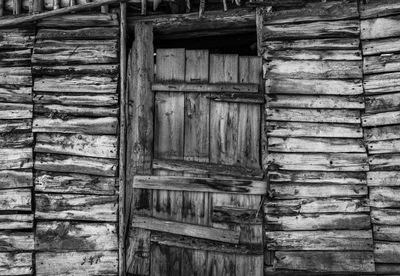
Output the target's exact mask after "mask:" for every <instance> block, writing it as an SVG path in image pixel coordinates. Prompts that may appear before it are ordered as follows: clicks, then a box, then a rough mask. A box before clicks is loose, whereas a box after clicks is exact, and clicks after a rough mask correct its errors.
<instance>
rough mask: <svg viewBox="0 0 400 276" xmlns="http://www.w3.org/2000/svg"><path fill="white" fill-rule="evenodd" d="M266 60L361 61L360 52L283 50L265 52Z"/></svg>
mask: <svg viewBox="0 0 400 276" xmlns="http://www.w3.org/2000/svg"><path fill="white" fill-rule="evenodd" d="M263 57H264V58H265V59H266V60H272V59H283V60H348V61H350V60H361V59H362V57H361V52H360V50H283V51H273V50H269V51H265V52H264V54H263Z"/></svg>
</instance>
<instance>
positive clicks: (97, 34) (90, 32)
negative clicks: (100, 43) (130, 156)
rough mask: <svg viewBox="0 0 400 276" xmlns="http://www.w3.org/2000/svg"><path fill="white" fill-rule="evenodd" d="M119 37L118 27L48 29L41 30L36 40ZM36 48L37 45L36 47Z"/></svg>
mask: <svg viewBox="0 0 400 276" xmlns="http://www.w3.org/2000/svg"><path fill="white" fill-rule="evenodd" d="M117 37H118V28H116V27H108V28H105V27H91V28H79V29H72V30H66V29H46V28H41V29H39V30H38V32H37V34H36V39H38V40H45V39H54V40H55V39H57V40H68V39H82V40H86V39H116V38H117ZM35 47H36V45H35Z"/></svg>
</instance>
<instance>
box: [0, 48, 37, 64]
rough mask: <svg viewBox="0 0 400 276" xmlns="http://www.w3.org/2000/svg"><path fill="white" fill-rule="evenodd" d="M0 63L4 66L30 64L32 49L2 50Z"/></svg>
mask: <svg viewBox="0 0 400 276" xmlns="http://www.w3.org/2000/svg"><path fill="white" fill-rule="evenodd" d="M0 65H1V66H4V67H7V66H10V67H13V66H30V65H31V49H23V50H14V51H2V52H0Z"/></svg>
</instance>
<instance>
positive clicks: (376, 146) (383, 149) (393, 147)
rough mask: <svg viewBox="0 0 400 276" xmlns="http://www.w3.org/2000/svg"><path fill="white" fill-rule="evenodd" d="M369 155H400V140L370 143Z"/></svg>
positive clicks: (368, 144)
mask: <svg viewBox="0 0 400 276" xmlns="http://www.w3.org/2000/svg"><path fill="white" fill-rule="evenodd" d="M367 146H368V153H369V154H378V153H400V140H387V141H375V142H368V143H367Z"/></svg>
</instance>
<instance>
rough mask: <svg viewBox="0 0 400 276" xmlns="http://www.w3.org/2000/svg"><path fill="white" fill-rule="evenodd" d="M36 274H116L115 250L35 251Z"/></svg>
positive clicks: (60, 275) (44, 275) (64, 275)
mask: <svg viewBox="0 0 400 276" xmlns="http://www.w3.org/2000/svg"><path fill="white" fill-rule="evenodd" d="M35 259H36V261H35V267H36V275H38V276H39V275H40V276H46V275H59V276H68V275H82V274H87V275H117V273H118V252H117V251H91V252H62V253H61V252H60V253H48V252H38V253H36V258H35Z"/></svg>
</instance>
